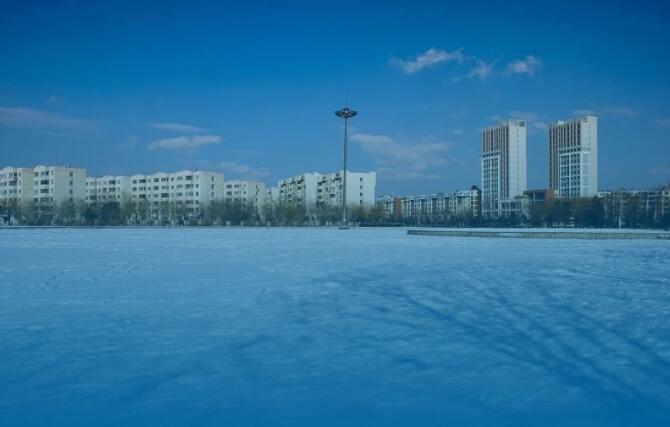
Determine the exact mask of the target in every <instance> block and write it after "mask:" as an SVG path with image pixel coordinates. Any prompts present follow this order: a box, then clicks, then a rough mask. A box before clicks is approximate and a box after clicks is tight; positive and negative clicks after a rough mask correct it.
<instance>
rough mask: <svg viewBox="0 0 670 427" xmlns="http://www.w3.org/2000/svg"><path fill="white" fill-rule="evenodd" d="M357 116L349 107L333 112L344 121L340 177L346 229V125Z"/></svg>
mask: <svg viewBox="0 0 670 427" xmlns="http://www.w3.org/2000/svg"><path fill="white" fill-rule="evenodd" d="M356 114H358V113H357V112H356V111H354V110H350V109H349V107H344V108H343V109H341V110H339V111H335V115H336V116H337V117H342V118H343V119H344V169H343V177H342V226H343V227H346V225H347V136H348V135H347V130H348V128H347V123H348V121H349V119H350V118H352V117H354V116H355V115H356Z"/></svg>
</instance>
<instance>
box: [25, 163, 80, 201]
mask: <svg viewBox="0 0 670 427" xmlns="http://www.w3.org/2000/svg"><path fill="white" fill-rule="evenodd" d="M85 199H86V170H85V169H81V168H75V167H72V166H69V165H66V166H42V165H40V166H36V167H35V168H34V169H33V197H32V201H33V202H34V203H35V204H36V205H37V206H38V207H39V208H48V207H53V206H57V205H60V204H62V203H64V202H75V201H78V200H85ZM26 200H28V198H26Z"/></svg>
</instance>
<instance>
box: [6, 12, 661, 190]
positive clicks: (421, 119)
mask: <svg viewBox="0 0 670 427" xmlns="http://www.w3.org/2000/svg"><path fill="white" fill-rule="evenodd" d="M138 3H140V2H94V1H44V2H31V1H25V0H23V1H7V0H0V164H1V165H17V166H32V165H35V164H65V163H69V164H73V165H78V166H83V167H86V168H87V169H88V172H89V175H94V176H95V175H103V174H108V173H109V174H132V173H140V172H146V173H149V172H154V171H158V170H163V171H173V170H178V169H182V168H196V167H197V168H200V169H215V170H220V171H223V172H224V173H225V174H226V177H227V178H252V179H260V180H263V181H265V182H267V183H274V182H275V181H276V180H277V179H279V178H282V177H285V176H289V175H293V174H297V173H299V172H303V171H314V170H316V171H321V172H328V171H334V170H337V169H339V168H340V167H341V166H340V165H341V123H340V122H338V119H337V118H336V117H335V116H334V114H333V111H334V110H335V109H337V108H338V107H340V106H342V104H343V103H344V101H345V97H347V98H348V101H349V104H350V105H351V106H352V107H353V108H355V109H356V110H358V111H359V116H357V117H356V118H355V119H353V122H352V126H353V128H354V129H353V134H352V144H351V152H350V159H351V161H350V164H351V168H350V169H351V170H359V171H362V170H377V171H378V173H379V179H378V191H377V192H378V194H382V193H395V194H411V193H421V192H432V191H452V190H455V189H462V188H467V187H468V186H470V185H471V184H478V182H479V132H480V130H481V129H482V128H484V127H486V126H489V125H492V124H494V123H495V122H496V120H499V119H500V118H504V117H512V118H523V119H526V120H527V121H528V122H529V130H530V131H531V133H530V134H529V136H528V158H529V167H528V169H529V177H528V182H529V186H530V187H546V186H547V170H546V167H547V160H546V157H547V137H546V126H547V123H549V122H551V121H554V120H562V119H568V118H571V117H573V116H575V115H579V114H583V113H586V112H590V113H593V114H596V115H598V117H599V151H600V153H599V154H600V157H599V168H600V185H601V188H614V187H620V186H623V187H628V188H645V187H649V186H654V185H658V184H662V183H666V182H669V181H670V143H669V142H670V141H669V140H668V136H667V135H668V133H669V132H670V103H669V102H668V100H669V99H670V84H669V80H670V50H669V49H668V46H667V44H668V40H670V25H667V22H668V21H669V20H670V6H669V5H668V3H665V2H652V1H650V2H647V1H638V2H635V3H634V4H633V3H630V4H627V3H616V2H613V3H609V4H608V5H607V6H606V7H605V6H603V5H602V3H601V2H588V1H563V2H560V4H559V3H558V2H544V1H532V2H525V3H524V2H477V1H470V2H467V4H465V5H454V4H447V3H448V2H421V1H414V2H406V1H402V2H394V1H385V2H353V1H352V2H348V1H340V2H338V3H337V5H333V4H332V2H314V1H305V2H291V1H289V2H283V4H282V5H281V6H279V5H277V4H276V3H278V2H251V1H249V2H243V1H239V2H225V1H224V2H200V1H188V2H169V1H162V2H141V3H142V4H138Z"/></svg>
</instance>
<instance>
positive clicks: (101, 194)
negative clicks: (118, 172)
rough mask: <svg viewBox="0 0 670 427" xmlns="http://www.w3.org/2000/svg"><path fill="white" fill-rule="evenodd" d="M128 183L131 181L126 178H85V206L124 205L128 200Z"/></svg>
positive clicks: (108, 176)
mask: <svg viewBox="0 0 670 427" xmlns="http://www.w3.org/2000/svg"><path fill="white" fill-rule="evenodd" d="M130 182H131V179H130V177H128V176H111V175H105V176H103V177H101V178H93V177H88V178H86V204H87V205H96V204H104V203H107V202H119V203H124V202H126V201H128V200H129V198H130V188H131V187H130Z"/></svg>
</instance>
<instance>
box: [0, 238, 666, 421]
mask: <svg viewBox="0 0 670 427" xmlns="http://www.w3.org/2000/svg"><path fill="white" fill-rule="evenodd" d="M0 253H1V256H0V425H2V426H49V425H67V426H73V425H82V426H92V425H95V426H132V425H156V426H170V425H175V426H176V425H212V426H214V425H216V426H336V425H337V426H339V425H342V426H358V425H360V426H374V425H382V426H388V425H400V426H451V425H491V426H493V425H495V426H518V425H556V426H568V425H569V426H575V425H583V426H597V425H602V426H627V425H631V426H632V425H670V261H669V260H670V242H666V241H579V240H524V239H511V240H508V239H478V238H445V237H425V236H406V235H405V234H404V230H399V229H390V230H387V229H351V230H333V229H118V230H115V229H100V230H95V229H81V230H67V229H55V230H2V231H0Z"/></svg>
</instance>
